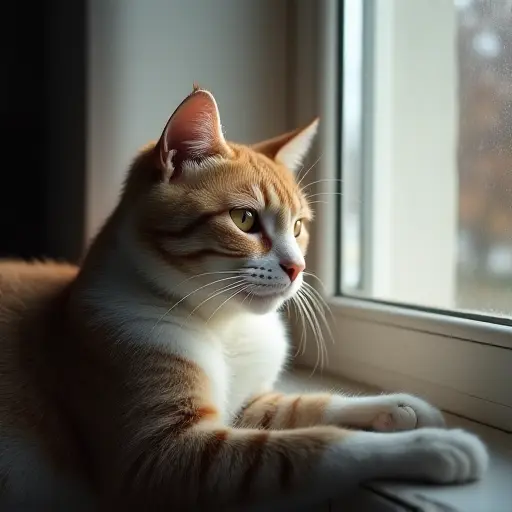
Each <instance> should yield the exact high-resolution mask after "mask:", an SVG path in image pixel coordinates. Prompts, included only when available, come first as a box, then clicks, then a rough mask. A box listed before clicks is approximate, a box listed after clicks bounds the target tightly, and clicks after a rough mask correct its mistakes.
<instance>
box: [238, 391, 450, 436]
mask: <svg viewBox="0 0 512 512" xmlns="http://www.w3.org/2000/svg"><path fill="white" fill-rule="evenodd" d="M237 425H240V426H244V427H252V428H269V429H276V430H280V429H292V428H301V427H310V426H314V425H337V426H344V427H353V428H358V429H367V430H375V431H378V432H393V431H402V430H412V429H416V428H420V427H442V426H444V419H443V416H442V414H441V412H440V411H439V410H438V409H436V408H435V407H433V406H431V405H430V404H428V403H427V402H425V401H424V400H421V399H420V398H417V397H415V396H412V395H407V394H389V395H385V394H383V395H377V396H368V397H350V396H343V395H334V394H328V393H318V394H313V393H311V394H297V395H286V394H282V393H277V392H268V393H263V394H260V395H257V396H254V397H252V398H251V399H249V400H248V401H247V402H246V404H245V406H244V407H243V408H242V410H241V412H240V414H239V416H238V418H237Z"/></svg>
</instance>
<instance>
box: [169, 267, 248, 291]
mask: <svg viewBox="0 0 512 512" xmlns="http://www.w3.org/2000/svg"><path fill="white" fill-rule="evenodd" d="M217 274H237V275H240V274H245V272H244V271H243V270H218V271H216V272H202V273H201V274H196V275H194V276H190V277H187V279H184V280H183V281H181V282H180V283H179V284H177V285H176V286H175V287H174V289H175V290H176V289H178V288H179V287H180V286H181V285H182V284H184V283H186V282H188V281H191V280H192V279H197V278H198V277H203V276H213V275H217Z"/></svg>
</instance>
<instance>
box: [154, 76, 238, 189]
mask: <svg viewBox="0 0 512 512" xmlns="http://www.w3.org/2000/svg"><path fill="white" fill-rule="evenodd" d="M155 151H156V156H157V165H158V166H159V168H160V170H161V171H162V178H163V179H164V180H169V179H170V178H171V176H172V175H173V174H174V172H175V171H176V169H177V168H178V166H179V165H180V164H181V163H183V162H185V161H187V160H192V161H195V162H199V163H200V162H201V161H202V160H204V159H206V158H208V157H213V156H217V155H220V156H225V157H226V156H229V155H230V153H231V149H230V148H229V146H228V145H227V143H226V140H225V139H224V135H223V133H222V127H221V123H220V115H219V109H218V108H217V102H216V101H215V98H214V97H213V95H212V94H211V93H210V92H208V91H205V90H204V89H199V88H198V87H197V86H194V90H193V92H192V93H191V94H190V95H189V96H187V98H185V100H184V101H183V102H182V103H181V104H180V105H179V106H178V108H177V109H176V110H175V111H174V113H173V114H172V116H171V117H170V119H169V121H168V122H167V125H166V126H165V129H164V131H163V133H162V136H161V137H160V140H159V141H158V143H157V145H156V146H155Z"/></svg>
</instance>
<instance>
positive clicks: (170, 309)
mask: <svg viewBox="0 0 512 512" xmlns="http://www.w3.org/2000/svg"><path fill="white" fill-rule="evenodd" d="M230 279H239V276H238V275H236V276H230V277H223V278H222V279H217V280H216V281H212V282H211V283H207V284H205V285H203V286H200V287H199V288H196V289H195V290H193V291H191V292H190V293H187V295H185V296H184V297H182V298H181V299H180V300H179V301H178V302H175V303H174V304H173V305H172V306H171V307H170V308H169V309H168V310H167V311H166V312H165V313H164V314H163V315H162V316H161V317H160V318H159V319H158V320H157V322H156V323H155V325H154V326H153V327H152V329H151V331H150V335H151V334H152V333H153V331H154V330H155V329H156V327H157V326H158V325H159V324H160V322H162V320H163V319H164V318H165V317H166V316H167V315H168V314H169V313H170V312H171V311H172V310H173V309H174V308H176V307H177V306H179V305H180V304H181V303H182V302H184V301H185V300H186V299H188V297H190V296H191V295H194V293H197V292H199V291H201V290H203V289H204V288H207V287H208V286H212V285H214V284H217V283H221V282H222V281H228V280H230Z"/></svg>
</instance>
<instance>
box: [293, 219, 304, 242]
mask: <svg viewBox="0 0 512 512" xmlns="http://www.w3.org/2000/svg"><path fill="white" fill-rule="evenodd" d="M301 231H302V221H301V220H300V219H299V220H296V221H295V225H294V226H293V234H294V236H295V238H297V237H298V236H299V235H300V232H301Z"/></svg>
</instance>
